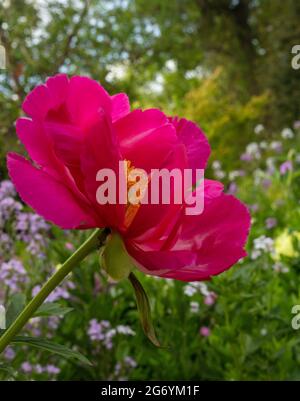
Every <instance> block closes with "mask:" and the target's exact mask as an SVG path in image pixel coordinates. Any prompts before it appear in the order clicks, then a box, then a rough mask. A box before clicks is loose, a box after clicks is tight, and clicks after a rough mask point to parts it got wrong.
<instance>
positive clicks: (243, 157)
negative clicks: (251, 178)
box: [240, 153, 253, 162]
mask: <svg viewBox="0 0 300 401" xmlns="http://www.w3.org/2000/svg"><path fill="white" fill-rule="evenodd" d="M240 159H241V160H242V161H243V162H251V161H252V160H253V157H252V155H250V154H249V153H243V154H242V155H241V157H240Z"/></svg>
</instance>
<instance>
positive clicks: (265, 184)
mask: <svg viewBox="0 0 300 401" xmlns="http://www.w3.org/2000/svg"><path fill="white" fill-rule="evenodd" d="M271 185H272V181H271V180H269V179H268V178H265V179H264V180H262V186H263V188H264V189H268V188H270V186H271Z"/></svg>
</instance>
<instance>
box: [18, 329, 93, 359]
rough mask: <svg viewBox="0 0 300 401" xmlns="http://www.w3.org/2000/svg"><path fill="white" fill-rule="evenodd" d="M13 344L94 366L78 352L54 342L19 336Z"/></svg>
mask: <svg viewBox="0 0 300 401" xmlns="http://www.w3.org/2000/svg"><path fill="white" fill-rule="evenodd" d="M12 343H13V344H20V345H29V346H32V347H35V348H39V349H42V350H44V351H49V352H51V353H53V354H57V355H60V356H62V357H63V358H66V359H77V360H79V361H80V362H82V363H84V364H86V365H90V366H92V364H91V362H90V361H89V360H88V359H87V358H86V357H85V356H84V355H82V354H80V353H79V352H77V351H74V350H71V349H70V348H67V347H65V346H64V345H60V344H56V343H53V342H52V341H49V340H45V339H43V338H34V337H29V336H28V337H27V336H17V337H15V338H14V339H13V341H12Z"/></svg>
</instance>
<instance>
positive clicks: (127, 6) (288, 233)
mask: <svg viewBox="0 0 300 401" xmlns="http://www.w3.org/2000/svg"><path fill="white" fill-rule="evenodd" d="M299 21H300V3H299V2H298V1H296V0H285V1H281V0H272V1H271V0H173V1H167V0H110V1H109V0H97V1H96V0H90V1H81V0H49V1H46V0H43V1H42V0H39V1H38V0H36V1H34V0H31V1H29V0H26V1H25V0H3V1H2V2H1V5H0V42H1V44H2V45H3V46H4V48H5V50H6V69H5V70H0V304H2V305H4V306H5V307H6V309H7V311H9V313H8V315H7V320H8V323H9V319H11V316H12V311H13V309H14V308H20V307H21V306H22V304H23V303H24V302H25V301H26V300H27V301H28V300H29V299H30V298H31V297H32V295H33V294H35V293H36V291H37V290H38V288H39V286H40V285H41V284H42V283H43V282H44V281H45V279H46V278H47V277H48V276H49V275H50V274H51V272H53V271H54V270H55V269H56V268H57V266H59V264H60V263H62V262H63V261H64V260H65V259H66V258H67V257H68V256H69V255H70V254H71V253H72V251H73V250H74V249H75V248H76V247H77V246H78V245H79V244H80V243H81V242H82V241H83V239H84V238H85V237H86V236H87V235H88V233H85V232H69V231H68V232H67V231H65V232H64V231H62V230H60V229H58V228H56V227H53V226H51V225H50V224H48V223H46V222H45V221H43V219H41V218H40V217H39V216H37V215H36V214H34V212H33V211H32V210H30V209H29V208H27V207H26V206H25V205H24V204H22V203H21V201H20V199H19V198H18V197H17V195H16V193H15V191H14V189H13V186H12V185H11V183H10V181H9V180H8V176H7V170H6V166H5V154H6V152H7V151H8V150H9V151H10V150H18V151H21V152H23V153H24V149H23V147H22V146H21V144H20V143H19V141H18V140H17V137H16V133H15V127H14V122H15V120H16V119H17V117H18V116H20V115H21V103H22V100H23V99H24V97H25V95H26V94H27V93H28V92H29V91H30V90H31V89H32V88H33V87H34V86H35V85H36V84H39V83H41V82H42V81H44V80H45V78H46V77H47V76H50V75H53V74H55V73H57V72H66V73H68V74H70V75H74V74H80V75H88V76H91V77H92V78H94V79H96V80H98V81H100V82H101V84H102V85H103V86H105V88H106V89H107V90H108V91H109V92H110V93H117V92H126V93H128V95H129V97H130V100H131V104H132V105H133V107H134V108H136V107H143V108H146V107H160V108H162V109H163V110H164V111H165V112H166V113H168V114H172V115H174V114H175V115H179V116H182V117H187V118H189V119H192V120H194V121H196V122H197V123H198V124H199V125H200V126H201V127H202V128H203V130H204V131H205V132H206V134H207V136H208V138H209V141H210V143H211V146H212V149H213V152H212V157H211V159H210V163H209V170H208V173H207V176H208V177H209V178H215V179H219V180H222V181H223V182H224V183H225V184H226V191H227V192H230V193H234V194H236V196H238V197H239V198H240V199H242V200H243V201H244V202H245V203H246V204H247V205H248V207H249V209H250V211H251V215H252V230H251V235H250V238H249V241H248V245H247V250H248V253H249V256H248V257H247V258H246V259H244V260H243V261H242V262H240V263H238V264H237V265H236V266H234V267H233V268H232V269H230V270H229V271H227V272H225V273H224V274H222V275H221V276H218V277H214V278H213V279H212V280H211V281H210V282H207V283H193V284H186V283H181V282H176V281H172V280H161V279H157V278H153V277H146V276H144V275H142V274H138V276H139V279H140V280H141V281H142V283H143V285H144V287H145V288H146V290H147V293H148V295H149V298H150V300H151V306H152V310H153V321H154V325H155V328H156V330H157V334H158V337H159V338H160V341H161V343H162V344H163V345H164V347H163V348H160V349H158V348H155V347H154V346H153V345H152V344H151V343H150V342H149V341H148V340H147V338H145V336H144V334H143V332H142V330H141V328H140V324H139V320H138V314H137V310H136V305H135V299H134V294H133V291H132V288H131V286H130V284H129V282H127V281H124V282H121V283H118V284H117V283H114V282H112V281H110V280H108V279H107V277H106V276H105V275H104V274H103V272H101V270H100V267H99V263H98V258H97V255H92V256H90V257H89V258H88V259H87V260H86V261H85V262H84V263H82V264H81V266H78V268H76V269H75V270H74V271H73V273H72V275H71V277H69V278H68V279H67V280H66V281H65V282H64V284H63V285H62V286H61V287H59V288H58V289H57V290H56V291H55V292H54V293H53V294H52V295H51V299H49V300H48V301H51V302H53V303H54V304H53V305H54V307H53V308H52V310H50V311H49V309H48V310H44V316H37V317H35V318H33V319H32V320H31V321H30V323H29V324H28V325H27V327H26V330H25V334H26V333H27V334H30V335H33V336H43V337H46V338H48V339H49V340H51V341H53V342H55V343H57V344H63V345H67V346H69V347H70V348H72V349H73V350H77V351H79V352H80V353H81V354H83V355H84V356H85V357H87V358H88V359H89V360H90V361H91V362H92V364H93V366H89V365H86V364H84V363H83V362H82V361H78V360H74V359H65V358H63V357H62V356H59V355H53V354H49V353H48V352H47V351H43V350H41V349H35V348H31V347H27V346H24V345H19V346H15V347H9V348H7V350H6V351H5V353H4V354H3V356H2V359H1V360H0V368H1V367H2V369H0V377H1V378H2V379H8V378H13V379H15V380H32V379H33V380H48V379H55V380H74V379H81V380H105V379H116V380H122V379H137V380H158V379H161V380H171V379H173V380H179V379H184V380H187V379H193V380H205V379H208V380H212V379H216V380H250V379H252V380H258V379H260V380H267V379H271V380H275V379H291V380H298V379H299V378H300V352H299V351H300V331H297V328H299V327H300V318H299V319H297V316H296V315H295V313H296V312H297V310H295V309H294V310H293V311H292V308H293V306H294V305H297V304H300V246H299V240H300V227H299V225H300V205H299V200H300V197H299V196H300V186H299V178H300V70H297V69H293V68H292V58H293V57H294V56H295V55H294V54H292V48H293V46H294V45H297V44H299V45H300V23H299ZM299 309H300V308H299ZM57 314H58V316H57ZM50 315H53V316H50ZM293 318H294V324H293V326H294V328H293V327H292V319H293ZM298 326H299V327H298Z"/></svg>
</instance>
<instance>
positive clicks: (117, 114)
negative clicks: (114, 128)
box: [111, 93, 130, 122]
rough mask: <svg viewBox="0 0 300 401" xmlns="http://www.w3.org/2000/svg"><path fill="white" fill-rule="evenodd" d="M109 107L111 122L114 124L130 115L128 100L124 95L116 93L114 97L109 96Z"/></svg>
mask: <svg viewBox="0 0 300 401" xmlns="http://www.w3.org/2000/svg"><path fill="white" fill-rule="evenodd" d="M111 105H112V111H111V119H112V122H115V121H117V120H119V119H120V118H123V117H125V116H127V114H129V113H130V104H129V99H128V96H127V95H126V94H125V93H117V94H116V95H114V96H111Z"/></svg>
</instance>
